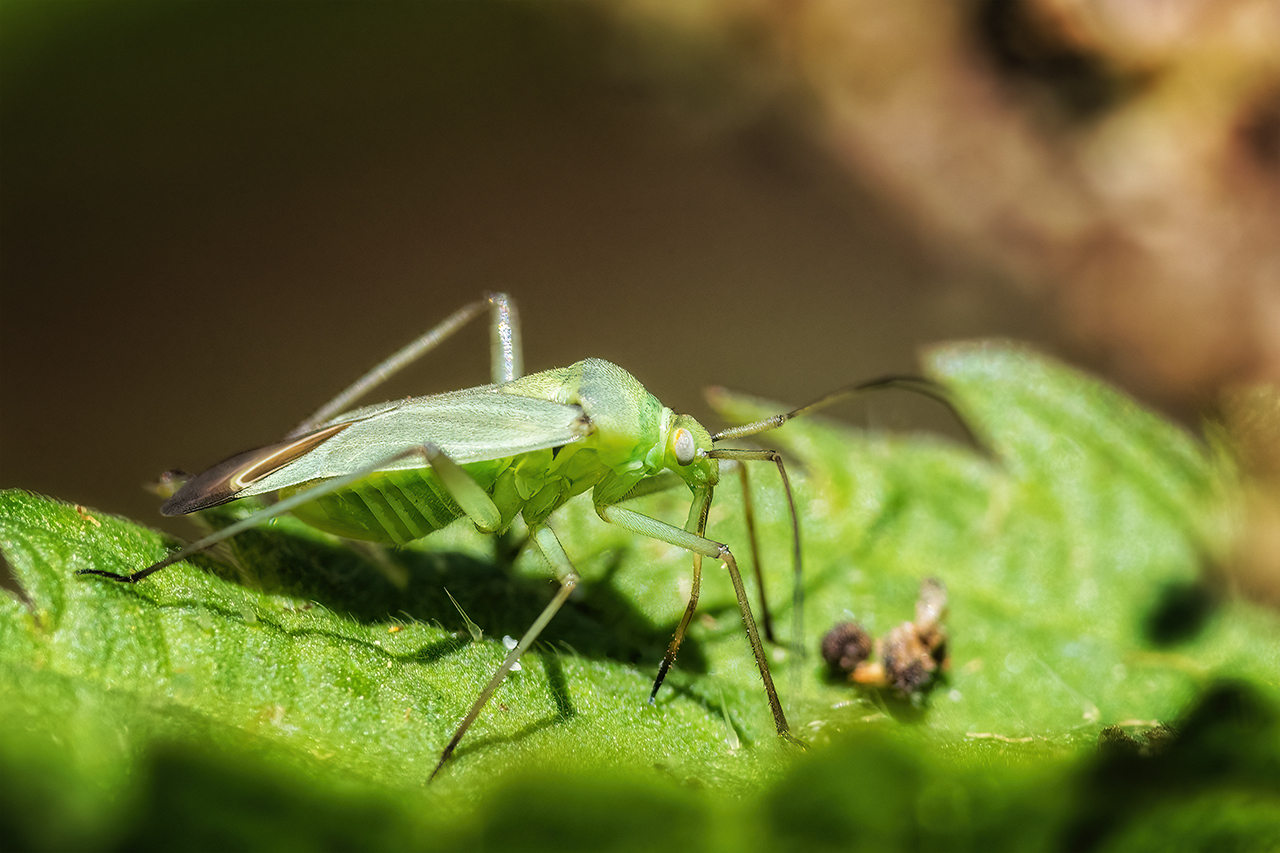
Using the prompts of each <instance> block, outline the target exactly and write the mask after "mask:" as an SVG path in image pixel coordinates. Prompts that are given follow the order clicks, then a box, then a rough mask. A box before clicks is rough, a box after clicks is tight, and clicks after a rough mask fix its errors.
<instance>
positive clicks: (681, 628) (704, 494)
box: [649, 488, 712, 705]
mask: <svg viewBox="0 0 1280 853" xmlns="http://www.w3.org/2000/svg"><path fill="white" fill-rule="evenodd" d="M711 493H712V490H711V489H710V488H708V489H704V490H703V491H701V492H699V493H698V494H697V495H696V496H695V497H694V500H693V503H692V504H690V506H689V520H688V521H687V522H685V525H684V529H685V530H686V531H687V532H690V533H695V534H697V535H698V536H703V535H704V534H706V532H707V514H708V513H710V512H711ZM701 591H702V555H701V554H698V553H694V555H693V584H692V585H691V586H690V588H689V603H688V604H686V605H685V608H684V615H683V616H681V617H680V624H678V625H677V626H676V632H675V634H673V635H672V636H671V642H670V643H669V644H668V645H667V653H666V654H665V655H663V656H662V663H660V664H658V675H657V677H656V678H654V679H653V689H652V690H650V691H649V704H650V705H652V704H653V702H654V699H656V698H657V696H658V690H659V688H661V687H662V682H663V681H665V680H666V678H667V672H669V671H670V669H671V667H672V665H673V664H675V662H676V655H677V654H678V653H679V651H680V644H681V643H682V642H684V635H685V632H687V631H688V630H689V622H690V621H692V619H693V614H694V613H696V612H697V611H698V595H699V594H700V593H701Z"/></svg>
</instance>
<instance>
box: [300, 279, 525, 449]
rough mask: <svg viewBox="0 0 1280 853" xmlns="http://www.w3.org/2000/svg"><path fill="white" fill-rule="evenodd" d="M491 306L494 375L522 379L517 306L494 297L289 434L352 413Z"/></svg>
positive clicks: (413, 345) (447, 322)
mask: <svg viewBox="0 0 1280 853" xmlns="http://www.w3.org/2000/svg"><path fill="white" fill-rule="evenodd" d="M486 306H488V308H489V313H490V340H491V355H492V358H493V364H492V366H491V368H490V375H491V376H492V377H493V381H494V382H509V381H510V380H512V379H516V378H518V377H519V376H520V373H521V371H522V370H523V362H524V356H523V353H522V351H521V346H520V319H519V316H518V315H517V314H516V307H515V303H514V302H513V301H512V300H511V298H510V297H508V296H507V295H506V294H505V293H490V294H487V295H486V296H485V298H484V299H480V300H477V301H475V302H471V303H468V304H467V305H464V306H462V307H461V308H459V309H458V310H457V311H455V312H453V313H452V314H450V315H449V316H448V317H446V318H445V319H444V320H443V321H442V322H441V323H440V324H439V325H437V326H435V327H434V328H432V329H431V330H429V331H428V332H426V333H425V334H423V335H421V336H420V337H418V338H415V339H414V340H413V341H410V342H409V343H408V344H407V345H406V346H404V347H402V348H400V349H399V350H397V351H396V352H395V353H393V354H392V355H391V356H390V357H389V358H387V359H385V360H384V361H382V362H380V363H379V364H378V365H377V366H375V367H374V368H373V369H372V370H370V371H369V372H368V373H366V374H365V375H364V376H361V377H360V378H359V379H357V380H356V381H355V382H353V383H351V385H349V386H348V387H347V388H345V389H343V391H342V392H341V393H340V394H338V396H336V397H334V398H333V399H332V400H330V401H329V402H327V403H325V404H324V405H323V406H321V407H320V408H319V409H317V410H316V411H315V413H314V414H312V415H311V417H309V418H307V419H306V420H305V421H303V422H302V423H300V424H298V426H297V427H296V428H295V429H294V430H293V432H291V433H289V435H288V436H286V437H287V438H292V437H294V436H297V435H302V434H303V433H307V432H310V431H311V430H313V429H315V428H316V427H317V426H319V425H320V424H322V423H324V422H325V421H327V420H329V419H330V418H332V417H333V416H334V415H336V414H338V413H339V412H343V411H345V410H346V409H348V408H349V407H350V406H351V404H352V403H353V402H355V401H356V400H358V399H359V398H360V397H362V396H364V395H365V394H367V393H368V392H369V391H372V390H373V389H374V388H376V387H377V386H379V385H381V384H382V383H383V382H385V381H386V380H387V379H389V378H391V377H392V376H394V375H395V374H396V373H398V372H399V371H400V370H402V369H403V368H405V367H407V366H408V365H410V364H412V363H413V362H415V361H417V360H418V359H419V358H421V357H422V356H423V355H426V354H427V353H428V352H430V351H431V350H433V349H435V348H436V347H437V346H439V345H440V344H441V343H442V342H443V341H444V340H445V339H446V338H448V337H449V336H450V335H452V334H453V333H454V332H456V331H458V329H461V328H462V327H463V326H465V325H466V324H467V323H469V322H471V321H472V320H474V319H475V318H476V317H478V316H480V314H481V313H482V312H483V311H484V309H485V307H486Z"/></svg>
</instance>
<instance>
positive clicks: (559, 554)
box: [427, 525, 578, 782]
mask: <svg viewBox="0 0 1280 853" xmlns="http://www.w3.org/2000/svg"><path fill="white" fill-rule="evenodd" d="M530 539H531V540H532V541H533V543H534V545H535V546H536V547H537V549H538V551H539V552H540V553H541V554H542V556H543V559H545V560H546V561H547V562H548V563H549V564H550V565H551V568H552V570H553V571H554V572H555V573H556V577H557V578H558V579H559V581H560V590H559V592H557V593H556V594H555V597H554V598H552V599H551V602H550V603H549V604H548V605H547V606H546V607H545V608H543V610H542V613H541V614H539V615H538V618H537V619H535V620H534V622H533V624H532V625H530V626H529V630H527V631H525V632H524V636H523V637H521V638H520V642H518V643H516V647H515V648H514V649H512V650H511V652H510V653H509V654H508V655H507V657H506V659H505V660H504V661H503V662H502V666H500V667H498V671H497V672H495V673H494V674H493V678H490V679H489V683H488V684H486V685H485V688H484V690H481V691H480V695H479V696H477V697H476V700H475V701H474V702H472V703H471V710H469V711H467V715H466V716H465V717H463V718H462V722H461V723H459V724H458V728H457V731H455V732H454V733H453V737H452V738H450V739H449V744H448V746H446V747H445V748H444V752H443V753H441V754H440V761H439V762H437V763H436V769H435V770H432V771H431V776H430V777H429V778H428V779H427V781H428V782H430V781H431V780H432V779H434V778H436V775H437V774H438V773H439V772H440V768H442V767H444V763H445V762H446V761H448V760H449V756H451V755H453V751H454V750H455V749H456V748H457V746H458V743H459V742H460V741H461V740H462V736H463V735H465V734H466V733H467V729H469V728H471V724H472V723H474V722H475V721H476V717H478V716H479V715H480V711H481V710H482V709H483V708H484V706H485V704H486V703H487V702H488V701H489V698H490V697H491V696H493V692H494V691H495V690H497V689H498V686H499V685H500V684H502V682H503V680H504V679H506V677H507V673H509V672H510V671H511V667H513V666H515V664H516V662H517V661H519V660H520V656H521V655H523V654H524V653H525V651H526V650H527V649H528V648H529V647H530V646H531V645H533V643H534V641H535V640H537V639H538V635H539V634H541V633H542V629H543V628H546V627H547V624H548V623H550V622H551V620H552V619H553V618H555V615H556V613H558V612H559V611H560V608H561V606H563V605H564V602H565V600H566V599H567V598H568V597H569V593H571V592H573V588H574V587H576V586H577V585H578V572H577V571H576V570H575V569H574V568H573V563H571V562H570V561H569V557H568V556H567V555H566V554H565V552H564V548H563V547H562V546H561V545H560V540H559V539H558V538H556V535H555V533H553V532H552V530H551V528H550V527H547V526H545V525H543V526H541V527H539V528H538V529H537V530H536V531H535V532H534V534H533V535H532V536H531V537H530Z"/></svg>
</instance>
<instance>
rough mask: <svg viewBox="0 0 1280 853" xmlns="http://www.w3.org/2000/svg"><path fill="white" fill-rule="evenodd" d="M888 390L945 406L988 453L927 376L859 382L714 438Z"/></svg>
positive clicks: (772, 425) (773, 424) (940, 388)
mask: <svg viewBox="0 0 1280 853" xmlns="http://www.w3.org/2000/svg"><path fill="white" fill-rule="evenodd" d="M888 389H898V390H902V391H911V392H912V393H915V394H919V395H921V396H923V397H928V398H929V399H931V400H936V401H937V402H939V403H941V404H942V405H944V406H946V407H947V408H948V409H949V410H950V411H951V413H952V414H953V415H955V416H956V420H958V421H959V422H960V426H961V427H962V428H963V429H964V431H965V435H966V436H967V437H968V439H969V440H970V441H971V442H972V443H973V444H974V445H975V446H977V447H979V448H982V449H983V450H985V449H986V446H985V445H984V444H983V443H982V442H981V441H979V440H978V437H977V436H975V435H974V434H973V431H972V430H971V429H970V428H969V424H968V423H967V422H966V421H965V419H964V417H963V416H962V415H961V414H960V411H959V410H958V409H957V408H956V404H955V402H954V401H953V400H952V399H951V395H950V394H949V393H948V392H947V389H946V388H945V387H943V386H942V385H940V384H938V383H937V382H934V381H933V380H932V379H928V378H926V377H924V376H913V375H911V374H895V375H890V376H882V377H880V378H879V379H872V380H870V381H868V382H858V383H856V384H854V385H847V386H845V387H844V388H837V389H836V390H835V391H832V392H830V393H829V394H824V395H822V396H821V397H819V398H818V399H816V400H813V401H812V402H809V403H806V404H805V405H803V406H801V407H799V408H798V409H792V410H791V411H789V412H783V413H782V414H779V415H773V416H771V417H767V418H765V419H763V420H759V421H753V422H752V423H749V424H743V425H742V426H736V427H729V428H728V429H722V430H720V432H717V433H715V434H714V435H712V436H711V440H712V441H713V442H719V441H727V440H728V439H731V438H745V437H746V436H749V435H759V434H760V433H762V432H768V431H769V430H771V429H777V428H778V427H780V426H782V425H783V424H785V423H786V422H787V421H789V420H791V419H792V418H795V417H798V416H800V415H807V414H810V413H811V412H816V411H818V410H819V409H825V408H826V407H827V406H830V405H831V404H832V403H838V402H840V401H841V400H844V399H847V398H851V397H855V396H857V395H859V394H863V393H865V392H867V391H884V390H888ZM712 393H713V394H714V393H717V389H713V391H712Z"/></svg>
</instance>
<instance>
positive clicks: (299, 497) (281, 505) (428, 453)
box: [76, 444, 502, 583]
mask: <svg viewBox="0 0 1280 853" xmlns="http://www.w3.org/2000/svg"><path fill="white" fill-rule="evenodd" d="M410 456H419V457H422V458H423V459H425V460H426V461H427V463H428V464H430V465H431V468H432V470H434V471H435V472H436V473H437V474H439V476H440V480H441V482H443V483H444V484H445V487H446V488H447V489H449V493H450V494H451V495H452V496H453V498H454V500H456V501H457V502H458V506H459V507H461V508H462V511H463V512H464V513H466V514H467V517H468V518H470V519H471V520H472V521H474V522H475V523H476V526H477V527H480V528H481V529H483V530H496V529H498V527H500V526H501V520H502V518H501V513H500V512H499V511H498V508H497V506H495V505H494V503H493V501H492V500H491V499H490V498H489V496H488V495H487V494H486V493H485V491H484V489H482V488H480V486H479V484H477V483H476V481H475V480H472V479H471V478H470V477H469V476H468V475H467V473H466V472H465V471H463V470H462V469H461V468H459V467H458V465H457V463H455V462H454V461H453V460H452V459H450V458H449V457H448V456H446V455H445V454H444V453H442V452H441V451H440V448H438V447H436V446H435V445H434V444H423V445H417V446H415V447H409V448H406V449H404V450H402V451H400V452H398V453H393V454H391V455H389V456H386V457H383V458H382V459H379V460H377V461H376V462H373V463H371V464H369V465H365V466H362V467H360V468H357V469H356V470H355V471H352V472H351V473H349V474H344V475H342V476H341V477H334V478H333V479H331V480H325V481H324V482H322V483H320V484H319V485H316V486H312V487H311V488H309V489H305V490H303V491H301V492H298V493H296V494H293V495H290V496H289V497H287V498H285V499H284V500H281V501H277V502H276V503H274V504H272V505H271V506H269V507H265V508H264V509H261V510H259V511H258V512H255V513H254V514H253V515H251V516H249V517H248V518H242V519H240V520H239V521H237V522H236V523H235V524H232V525H230V526H228V527H224V528H222V529H221V530H218V531H215V532H214V533H210V534H209V535H208V536H206V537H204V538H203V539H198V540H196V541H195V542H192V543H191V544H190V545H187V546H186V547H184V548H182V549H181V550H178V551H175V552H174V553H172V554H170V555H169V556H167V557H165V558H164V559H163V560H160V561H159V562H156V563H152V564H151V565H150V566H147V567H146V568H145V569H140V570H138V571H136V572H134V573H133V574H130V575H121V574H117V573H116V572H108V571H103V570H102V569H81V570H80V571H78V572H76V574H78V575H97V576H99V577H104V578H110V579H111V580H114V581H121V582H123V583H137V582H138V581H140V580H142V579H143V578H145V577H147V576H148V575H150V574H153V573H155V572H158V571H160V570H161V569H164V568H167V567H169V566H172V565H173V564H174V563H178V562H181V561H182V560H185V559H186V558H187V557H190V556H191V555H192V554H198V553H200V552H201V551H203V550H205V549H206V548H210V547H212V546H214V545H216V544H218V543H219V542H222V541H223V540H226V539H230V538H231V537H232V536H235V535H236V534H238V533H243V532H244V531H246V530H248V529H250V528H252V527H257V526H258V525H259V524H262V523H263V522H264V521H267V520H269V519H272V518H275V517H277V516H280V515H284V514H285V513H287V512H291V511H292V510H293V509H295V508H296V507H299V506H301V505H303V504H305V503H308V502H309V501H313V500H315V499H316V498H318V497H320V496H322V495H327V494H330V493H332V492H336V491H338V490H340V489H344V488H346V487H347V486H349V485H351V484H352V483H354V482H356V481H357V480H361V479H363V478H365V477H367V476H369V475H370V474H372V473H373V472H375V471H378V470H380V469H382V468H384V467H386V466H387V465H390V464H392V463H393V462H398V461H399V460H401V459H406V458H408V457H410Z"/></svg>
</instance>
